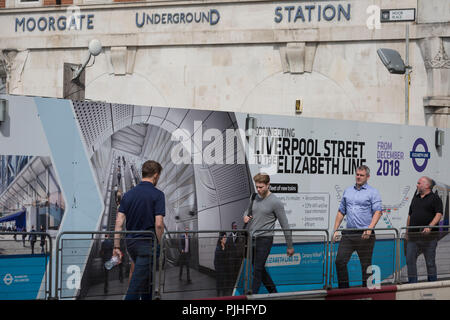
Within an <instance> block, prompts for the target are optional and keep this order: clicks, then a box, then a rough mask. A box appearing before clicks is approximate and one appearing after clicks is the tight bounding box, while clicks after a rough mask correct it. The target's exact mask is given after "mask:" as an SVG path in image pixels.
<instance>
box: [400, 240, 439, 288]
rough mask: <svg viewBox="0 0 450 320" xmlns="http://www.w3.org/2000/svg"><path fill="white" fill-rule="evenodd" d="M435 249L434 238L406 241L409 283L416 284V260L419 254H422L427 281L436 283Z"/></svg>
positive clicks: (435, 242)
mask: <svg viewBox="0 0 450 320" xmlns="http://www.w3.org/2000/svg"><path fill="white" fill-rule="evenodd" d="M436 247H437V239H436V238H431V237H430V239H420V240H416V239H413V240H409V241H408V245H407V247H406V264H407V266H408V281H409V283H416V282H417V258H418V256H419V255H420V253H423V255H424V257H425V263H426V266H427V274H428V281H437V268H436Z"/></svg>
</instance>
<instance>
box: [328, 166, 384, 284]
mask: <svg viewBox="0 0 450 320" xmlns="http://www.w3.org/2000/svg"><path fill="white" fill-rule="evenodd" d="M369 177H370V169H369V168H368V167H367V166H364V165H363V166H360V167H358V168H357V169H356V184H355V185H354V186H351V187H349V188H347V189H346V190H345V191H344V195H343V197H342V200H341V204H340V206H339V210H338V212H337V216H336V220H335V223H334V230H335V231H334V234H333V242H335V241H336V240H337V238H338V232H337V230H338V228H339V226H340V225H341V222H342V220H343V219H344V216H346V217H347V229H353V230H344V231H342V239H341V241H340V243H339V248H338V253H337V256H336V272H337V277H338V284H339V288H348V287H349V279H348V270H347V263H348V261H349V260H350V258H351V256H352V254H353V252H354V251H355V250H356V252H357V253H358V257H359V261H360V262H361V271H362V285H363V287H366V286H367V279H368V278H369V274H368V273H367V268H368V267H369V266H370V265H371V264H372V252H373V247H374V245H375V232H373V230H369V229H373V228H375V226H376V225H377V223H378V220H379V219H380V217H381V214H382V205H381V197H380V194H379V193H378V191H377V189H375V188H373V187H371V186H369V185H368V184H367V181H368V180H369Z"/></svg>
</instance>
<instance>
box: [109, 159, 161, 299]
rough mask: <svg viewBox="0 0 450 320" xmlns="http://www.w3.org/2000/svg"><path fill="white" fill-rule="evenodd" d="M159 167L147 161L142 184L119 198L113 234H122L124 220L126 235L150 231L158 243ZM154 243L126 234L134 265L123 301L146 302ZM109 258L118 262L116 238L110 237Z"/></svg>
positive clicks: (118, 240)
mask: <svg viewBox="0 0 450 320" xmlns="http://www.w3.org/2000/svg"><path fill="white" fill-rule="evenodd" d="M161 171H162V167H161V165H160V164H159V163H158V162H155V161H152V160H149V161H146V162H145V163H144V164H143V165H142V181H141V182H140V183H139V184H138V185H137V186H136V187H134V188H133V189H131V190H130V191H128V192H127V193H125V194H124V195H123V198H122V201H121V202H120V207H119V212H118V214H117V219H116V227H115V231H116V232H120V231H122V228H123V224H124V222H125V218H126V230H127V231H153V232H156V237H157V238H158V241H159V242H160V241H161V237H162V234H163V232H164V216H165V212H166V209H165V197H164V193H163V192H162V191H160V190H158V189H156V184H157V183H158V180H159V177H160V175H161ZM154 240H155V239H152V238H151V236H150V235H149V234H148V233H147V234H145V233H142V234H139V233H130V234H127V241H126V243H127V252H128V254H129V255H130V257H131V259H132V260H133V262H134V271H133V276H132V277H131V280H130V284H129V286H128V291H127V294H126V296H125V300H140V299H142V300H150V299H151V292H152V287H151V285H150V283H151V279H152V274H151V272H150V270H152V262H153V258H152V253H153V245H155V244H154V242H155V241H154ZM113 255H114V256H117V257H119V260H120V261H121V259H122V257H123V254H122V252H121V250H120V234H116V235H115V237H114V250H113Z"/></svg>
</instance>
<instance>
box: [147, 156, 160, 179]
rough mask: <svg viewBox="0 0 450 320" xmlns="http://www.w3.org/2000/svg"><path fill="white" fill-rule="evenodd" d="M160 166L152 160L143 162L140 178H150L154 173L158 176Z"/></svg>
mask: <svg viewBox="0 0 450 320" xmlns="http://www.w3.org/2000/svg"><path fill="white" fill-rule="evenodd" d="M161 171H162V166H161V165H160V164H159V163H158V162H156V161H153V160H148V161H145V162H144V164H143V165H142V178H151V177H153V176H154V175H155V173H157V174H160V173H161Z"/></svg>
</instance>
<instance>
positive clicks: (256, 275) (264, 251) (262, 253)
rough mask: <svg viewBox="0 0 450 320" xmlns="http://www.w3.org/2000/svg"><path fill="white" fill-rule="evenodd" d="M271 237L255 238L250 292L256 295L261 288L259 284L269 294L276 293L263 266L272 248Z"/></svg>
mask: <svg viewBox="0 0 450 320" xmlns="http://www.w3.org/2000/svg"><path fill="white" fill-rule="evenodd" d="M272 243H273V237H257V238H255V246H254V248H253V261H252V262H253V284H252V292H253V294H257V293H258V291H259V288H260V287H261V282H262V283H263V285H264V286H265V287H266V289H267V291H269V293H275V292H277V289H276V287H275V284H274V283H273V280H272V278H271V277H270V275H269V273H268V272H267V270H266V267H265V264H266V260H267V257H268V256H269V253H270V249H271V248H272Z"/></svg>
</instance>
